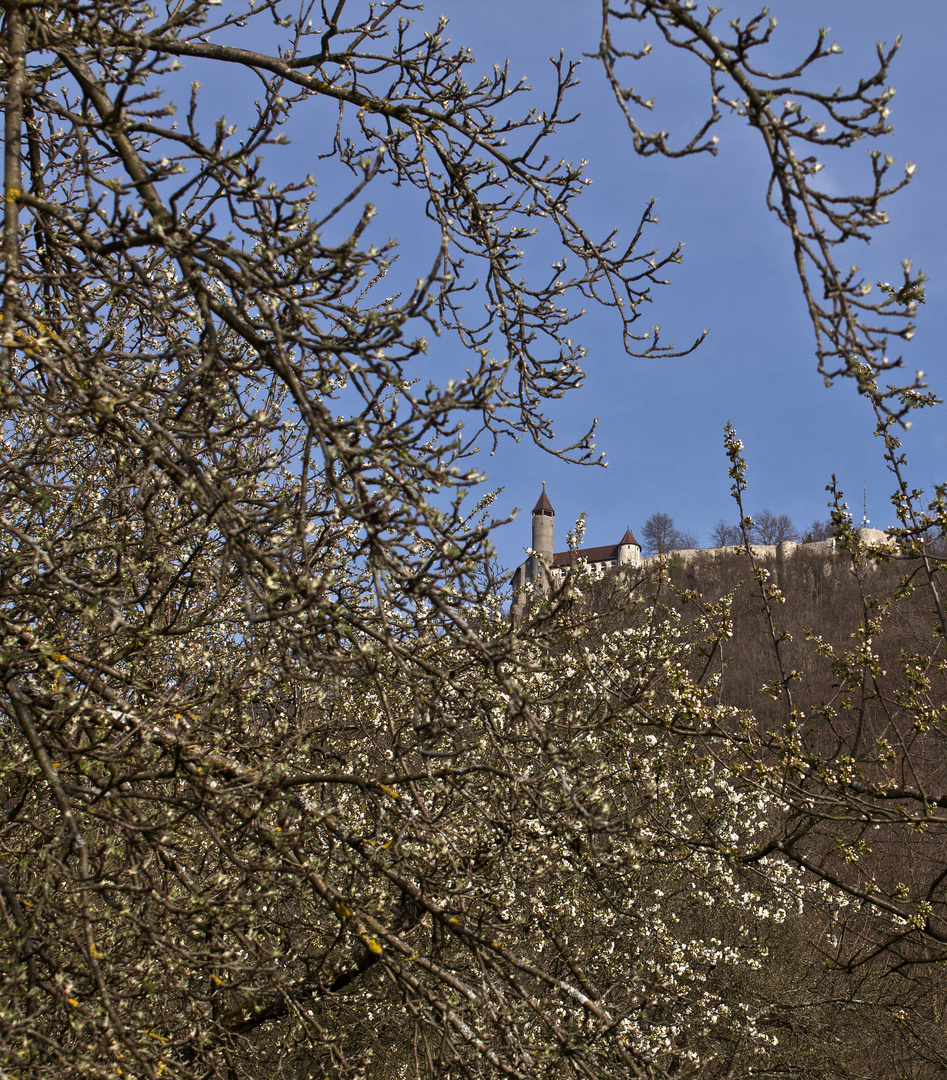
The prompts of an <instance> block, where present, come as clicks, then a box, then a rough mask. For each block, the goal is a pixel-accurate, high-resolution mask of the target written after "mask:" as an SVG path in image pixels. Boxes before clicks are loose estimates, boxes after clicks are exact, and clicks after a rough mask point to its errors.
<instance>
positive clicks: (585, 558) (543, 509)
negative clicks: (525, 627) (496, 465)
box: [511, 483, 641, 595]
mask: <svg viewBox="0 0 947 1080" xmlns="http://www.w3.org/2000/svg"><path fill="white" fill-rule="evenodd" d="M555 521H556V512H555V510H553V508H552V503H551V502H550V501H549V496H548V495H547V494H546V485H545V483H544V484H543V490H542V494H541V495H540V496H539V499H538V500H537V501H536V505H535V506H534V507H533V543H532V551H533V554H532V555H530V557H529V558H528V559H526V561H525V562H523V563H520V565H519V566H518V567H517V568H516V570H514V572H513V579H512V582H511V584H512V587H513V594H514V595H516V594H517V593H519V592H520V590H522V589H525V588H526V587H527V586H535V587H537V588H540V589H542V591H543V592H546V590H547V589H548V588H549V586H550V584H552V583H553V582H554V581H556V580H558V579H559V577H561V575H562V574H563V573H564V572H565V570H566V568H567V567H569V566H572V565H573V564H574V563H576V562H584V563H587V564H588V566H589V568H590V569H592V570H602V571H604V570H607V569H609V568H610V567H613V566H640V565H641V545H640V544H639V543H638V541H637V540H636V539H635V537H634V534H633V533H632V531H631V529H626V530H625V535H624V536H623V537H622V538H621V540H619V541H618V543H617V544H605V545H604V546H603V547H588V548H578V549H577V550H575V551H556V550H555V540H554V527H555Z"/></svg>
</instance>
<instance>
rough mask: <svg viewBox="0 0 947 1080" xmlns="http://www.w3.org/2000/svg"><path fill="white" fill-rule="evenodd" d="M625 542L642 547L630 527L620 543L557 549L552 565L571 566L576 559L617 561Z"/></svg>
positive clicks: (581, 560) (591, 561) (592, 561)
mask: <svg viewBox="0 0 947 1080" xmlns="http://www.w3.org/2000/svg"><path fill="white" fill-rule="evenodd" d="M623 544H634V545H635V547H638V548H640V547H641V545H640V544H639V543H638V541H637V540H636V539H635V538H634V536H632V534H631V529H628V530H627V531H626V533H625V535H624V536H623V537H622V538H621V543H618V544H605V545H604V546H603V547H592V548H579V550H578V551H557V552H556V553H555V554H554V555H553V557H552V565H553V566H571V565H572V564H573V562H575V561H576V560H579V561H580V562H583V561H584V562H590V563H594V562H611V561H612V560H613V559H614V560H615V561H616V562H617V561H618V556H619V549H620V548H621V546H622V545H623Z"/></svg>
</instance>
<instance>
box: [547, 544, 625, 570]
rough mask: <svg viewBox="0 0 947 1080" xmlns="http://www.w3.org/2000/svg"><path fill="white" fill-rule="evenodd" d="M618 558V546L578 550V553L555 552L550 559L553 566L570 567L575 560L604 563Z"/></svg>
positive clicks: (607, 545) (609, 545)
mask: <svg viewBox="0 0 947 1080" xmlns="http://www.w3.org/2000/svg"><path fill="white" fill-rule="evenodd" d="M617 558H618V544H606V545H605V546H604V547H594V548H579V550H578V551H557V552H556V554H555V555H553V557H552V565H553V566H571V565H572V564H573V562H575V560H576V559H578V560H579V561H582V560H584V561H585V562H606V561H607V560H609V559H617Z"/></svg>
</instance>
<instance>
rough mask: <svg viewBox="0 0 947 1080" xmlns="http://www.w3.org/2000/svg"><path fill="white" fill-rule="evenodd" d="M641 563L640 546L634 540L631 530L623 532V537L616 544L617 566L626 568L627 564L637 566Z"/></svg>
mask: <svg viewBox="0 0 947 1080" xmlns="http://www.w3.org/2000/svg"><path fill="white" fill-rule="evenodd" d="M640 562H641V545H640V544H639V543H638V541H637V540H636V539H635V535H634V533H633V532H632V531H631V529H626V530H625V535H624V536H623V537H622V538H621V540H620V541H619V542H618V565H619V566H626V565H628V564H629V563H630V564H631V565H632V566H637V565H638V564H639V563H640Z"/></svg>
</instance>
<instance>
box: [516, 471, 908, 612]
mask: <svg viewBox="0 0 947 1080" xmlns="http://www.w3.org/2000/svg"><path fill="white" fill-rule="evenodd" d="M555 521H556V512H555V510H553V508H552V503H551V502H550V501H549V496H548V495H547V494H546V484H545V482H544V483H543V490H542V493H541V494H540V496H539V498H538V499H537V501H536V505H535V506H534V507H533V542H532V545H531V550H532V554H531V555H530V556H529V558H527V559H526V560H525V562H522V563H520V565H519V566H518V567H517V568H516V569H515V570H514V571H513V576H512V579H511V586H512V589H513V596H514V603H513V608H514V613H516V612H522V611H524V610H525V605H526V597H527V593H528V592H530V591H533V590H534V589H539V590H541V591H542V592H547V591H548V590H549V588H550V586H555V585H557V584H558V583H559V581H560V580H561V579H562V576H563V574H564V573H565V572H566V570H567V569H568V567H570V566H572V565H574V564H575V563H578V562H584V563H586V564H588V567H589V569H590V570H596V571H599V572H600V573H605V572H606V571H608V570H610V569H612V568H613V567H614V568H616V569H617V568H618V567H620V566H642V565H644V564H646V563H649V562H652V561H653V560H654V559H655V558H657V556H650V557H646V558H642V556H641V545H640V544H639V543H638V541H637V540H636V539H635V537H634V534H633V533H632V531H631V529H626V530H625V535H624V536H623V537H622V538H621V540H619V541H618V543H617V544H605V545H604V546H602V547H586V548H577V549H576V550H575V551H556V550H554V549H555V541H554V528H555ZM857 532H858V538H859V539H860V540H861V542H862V543H863V544H865V545H867V546H873V547H891V546H892V541H891V539H890V537H889V536H888V534H887V533H886V532H884V531H883V530H882V529H868V528H860V529H858V530H857ZM796 548H803V549H805V550H806V551H808V552H812V553H813V554H820V555H834V554H835V540H834V539H831V540H813V541H810V542H808V543H802V544H797V543H795V542H794V541H792V540H784V541H783V542H782V543H780V544H751V545H750V550H751V551H752V553H753V555H754V556H755V557H756V558H757V559H775V561H776V566H777V569H778V568H779V567H781V566H782V565H783V564H784V563H785V561H786V560H787V559H789V558H790V557H791V556H792V554H793V552H794V551H795V550H796ZM743 550H744V548H743V546H742V545H739V544H737V545H733V546H729V547H716V548H686V549H682V550H679V551H671V552H668V553H667V554H668V555H672V556H674V557H675V558H676V559H680V560H681V561H683V562H684V563H689V562H691V561H692V560H694V559H696V558H697V557H698V556H700V555H733V554H737V553H739V552H742V551H743Z"/></svg>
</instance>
